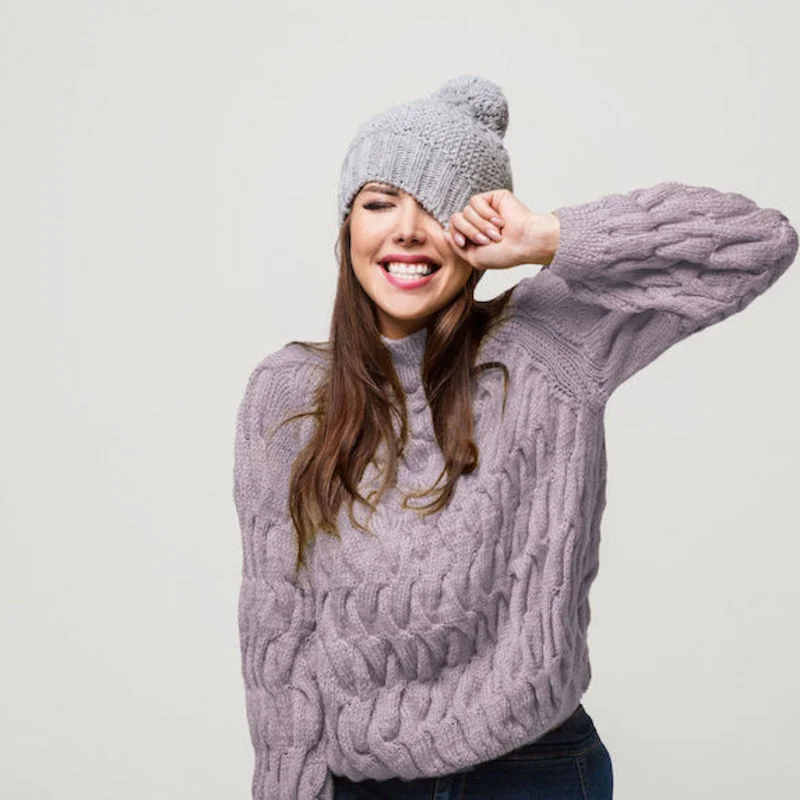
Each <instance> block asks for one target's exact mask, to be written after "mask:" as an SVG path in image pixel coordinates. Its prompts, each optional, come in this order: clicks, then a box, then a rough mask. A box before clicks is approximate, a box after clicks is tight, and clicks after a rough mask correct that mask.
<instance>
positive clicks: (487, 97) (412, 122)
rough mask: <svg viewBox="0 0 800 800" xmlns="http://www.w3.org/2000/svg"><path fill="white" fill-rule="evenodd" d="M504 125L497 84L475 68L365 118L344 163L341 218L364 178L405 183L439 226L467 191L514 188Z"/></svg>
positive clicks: (461, 202) (502, 99)
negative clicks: (422, 95)
mask: <svg viewBox="0 0 800 800" xmlns="http://www.w3.org/2000/svg"><path fill="white" fill-rule="evenodd" d="M507 128H508V102H507V100H506V98H505V96H504V94H503V92H502V90H501V89H500V87H499V86H498V85H497V84H495V83H492V82H491V81H489V80H486V79H485V78H482V77H480V76H479V75H459V76H458V77H455V78H451V79H450V80H448V81H446V82H445V83H444V84H443V85H442V86H441V87H440V88H439V89H437V90H436V91H435V92H434V93H433V94H431V95H430V96H428V97H425V98H422V99H419V100H413V101H411V102H409V103H404V104H402V105H397V106H392V107H391V108H389V109H388V110H386V111H383V112H381V113H380V114H376V115H374V116H372V117H370V118H369V119H368V120H367V121H366V122H364V123H363V124H362V125H361V126H360V127H359V129H358V131H357V133H356V136H355V137H354V139H353V141H352V142H351V143H350V146H349V147H348V150H347V154H346V155H345V158H344V162H343V164H342V169H341V176H340V180H339V224H341V223H342V222H343V221H344V219H345V217H346V216H347V214H348V213H349V211H350V210H351V207H352V203H353V200H354V198H355V196H356V194H358V191H359V190H360V189H361V187H362V186H363V185H364V184H365V183H367V182H368V181H380V182H382V183H389V184H392V185H393V186H397V187H399V188H400V189H403V190H405V191H406V192H408V193H409V194H411V195H413V196H414V197H415V198H416V200H417V201H418V202H419V203H420V205H421V206H422V207H423V208H424V209H425V210H426V211H428V212H429V213H430V214H432V215H433V216H434V217H435V218H436V219H437V220H439V222H440V223H441V224H442V225H443V226H444V227H447V226H448V223H449V219H450V216H451V215H452V214H454V213H455V212H456V211H461V210H462V209H463V208H464V207H465V206H466V205H467V203H468V202H469V199H470V197H472V195H474V194H479V193H481V192H488V191H490V190H492V189H508V190H510V191H511V190H513V184H512V177H511V164H510V161H509V158H508V153H507V152H506V150H505V147H504V146H503V137H504V136H505V132H506V129H507Z"/></svg>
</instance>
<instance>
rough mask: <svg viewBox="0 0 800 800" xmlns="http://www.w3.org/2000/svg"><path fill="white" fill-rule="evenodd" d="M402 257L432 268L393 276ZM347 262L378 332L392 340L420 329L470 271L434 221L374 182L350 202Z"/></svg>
mask: <svg viewBox="0 0 800 800" xmlns="http://www.w3.org/2000/svg"><path fill="white" fill-rule="evenodd" d="M408 256H422V257H424V258H426V259H429V260H430V261H431V262H433V263H434V264H436V265H438V267H437V268H435V271H434V272H433V273H432V274H430V275H428V276H425V272H424V271H423V272H422V273H420V272H419V270H420V269H421V268H423V267H424V268H425V271H428V269H429V268H428V267H426V265H425V264H416V265H413V264H404V265H403V268H405V270H407V271H408V270H409V269H410V270H411V274H410V275H407V272H402V273H401V274H397V273H398V267H397V262H398V261H400V260H401V259H402V258H403V257H408ZM350 257H351V259H352V262H353V271H354V272H355V274H356V277H357V278H358V281H359V283H360V284H361V286H362V287H363V289H364V291H365V292H366V293H367V294H368V295H369V297H370V298H371V299H372V301H373V302H374V303H375V309H376V313H377V320H378V326H379V328H380V330H381V333H382V334H383V335H384V336H388V337H390V338H392V339H399V338H401V337H403V336H406V335H408V334H409V333H413V332H414V331H416V330H419V329H420V328H423V327H425V325H426V324H427V321H428V319H429V318H430V317H431V316H432V315H435V314H436V313H437V312H439V311H440V310H441V309H443V308H444V307H445V306H447V305H448V304H449V303H450V302H451V301H452V300H453V298H455V297H456V295H457V294H458V293H459V292H460V291H462V289H463V288H464V286H465V285H466V283H467V280H468V278H469V276H470V273H471V272H472V265H471V264H469V262H467V261H464V259H462V258H461V257H460V256H459V255H458V254H457V253H456V252H455V251H454V250H453V248H452V247H450V244H449V243H448V241H447V239H446V238H445V236H444V229H443V228H442V226H441V225H440V223H439V221H438V220H437V219H436V218H435V217H434V216H433V215H431V214H429V213H428V212H427V211H426V210H425V209H424V208H422V206H421V205H420V204H419V203H418V202H417V200H416V199H415V198H414V197H413V195H410V194H408V193H407V192H405V191H403V190H402V189H399V188H397V187H395V186H391V185H389V184H386V183H381V182H379V181H370V182H369V183H366V184H365V185H364V186H363V187H362V188H361V190H360V191H359V192H358V194H357V195H356V197H355V199H354V201H353V208H352V212H351V216H350ZM393 257H394V258H393ZM388 261H391V262H393V264H392V269H393V270H394V273H392V272H390V271H389V267H388V263H387V262H388Z"/></svg>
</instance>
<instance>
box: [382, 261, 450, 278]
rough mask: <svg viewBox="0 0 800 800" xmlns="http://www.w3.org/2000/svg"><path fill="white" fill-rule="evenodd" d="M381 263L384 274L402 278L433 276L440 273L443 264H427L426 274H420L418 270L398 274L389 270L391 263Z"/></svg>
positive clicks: (398, 272)
mask: <svg viewBox="0 0 800 800" xmlns="http://www.w3.org/2000/svg"><path fill="white" fill-rule="evenodd" d="M379 263H380V265H381V268H382V269H383V271H384V272H387V273H389V274H390V275H396V276H398V277H400V278H426V277H427V276H428V275H433V273H434V272H438V271H439V270H440V269H441V267H442V265H441V264H433V263H427V264H425V266H426V267H427V270H426V271H424V272H418V271H417V270H409V271H402V272H401V271H399V270H398V271H396V272H392V271H391V270H390V269H389V263H391V262H388V261H381V262H379Z"/></svg>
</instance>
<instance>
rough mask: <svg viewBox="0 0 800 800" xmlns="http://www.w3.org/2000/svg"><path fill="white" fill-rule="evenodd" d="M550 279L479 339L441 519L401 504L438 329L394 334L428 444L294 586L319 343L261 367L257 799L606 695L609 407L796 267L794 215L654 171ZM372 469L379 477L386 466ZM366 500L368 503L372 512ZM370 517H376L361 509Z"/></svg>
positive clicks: (447, 766)
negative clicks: (625, 388)
mask: <svg viewBox="0 0 800 800" xmlns="http://www.w3.org/2000/svg"><path fill="white" fill-rule="evenodd" d="M554 213H555V214H556V216H558V218H559V220H560V223H561V234H560V243H559V246H558V250H557V252H556V254H555V258H554V259H553V261H552V262H551V264H550V267H549V269H543V270H541V271H540V272H538V273H537V274H536V276H535V277H529V278H524V279H522V280H521V281H520V282H519V283H518V284H517V286H516V287H515V289H514V293H513V296H512V300H511V305H510V308H509V312H510V313H509V318H508V319H507V321H506V322H504V323H503V325H502V326H501V327H500V328H498V329H497V330H496V331H495V332H494V333H492V334H490V335H489V337H487V338H485V339H484V341H483V343H482V344H481V349H480V350H479V352H478V359H477V361H478V362H481V361H490V360H500V361H502V362H503V363H505V364H506V365H507V367H508V369H509V372H510V383H509V387H508V399H507V403H506V409H505V412H502V410H501V407H502V403H503V381H502V375H501V373H500V371H499V370H488V371H484V372H483V373H482V374H480V375H479V376H477V377H476V379H475V381H476V387H475V396H474V415H475V437H476V443H477V444H478V447H479V449H480V466H479V468H478V469H477V470H476V471H475V472H474V473H473V474H471V475H465V476H462V477H461V478H460V479H459V482H458V485H457V489H456V492H455V495H454V498H453V500H452V502H451V504H450V505H449V506H447V507H446V508H445V509H443V510H442V511H441V512H439V514H437V515H433V516H432V517H429V518H427V519H424V520H423V519H420V518H418V517H417V515H416V513H415V512H414V511H413V510H403V509H402V508H401V507H400V505H399V499H398V498H399V496H400V495H399V492H400V491H402V490H403V489H411V488H413V489H419V488H424V487H429V486H430V485H431V484H432V483H433V481H434V480H435V479H436V477H437V475H438V473H439V471H440V469H441V467H442V464H443V462H442V456H441V452H440V451H439V449H438V447H437V445H436V441H435V438H434V432H433V426H432V423H431V417H430V410H429V407H428V406H427V403H426V399H425V396H424V391H423V388H422V385H421V380H420V366H421V360H422V355H423V352H424V348H425V342H426V338H427V332H426V330H425V329H422V330H420V331H418V332H416V333H413V334H411V335H410V336H406V337H405V338H403V339H398V340H391V339H387V338H385V337H384V342H385V344H386V345H387V347H389V348H390V350H391V353H392V357H393V361H394V365H395V369H396V370H397V372H398V376H399V378H400V380H401V381H402V384H403V386H404V388H405V391H406V393H407V407H408V412H409V423H410V425H411V431H412V440H411V444H410V448H409V449H408V450H407V452H406V455H405V460H404V461H402V462H401V464H400V465H399V478H398V489H397V490H394V491H393V492H391V493H389V494H387V495H386V496H385V498H384V501H383V503H382V505H381V506H380V507H379V510H378V512H377V513H376V514H375V516H374V517H373V519H372V521H371V525H372V530H373V531H374V532H375V533H376V534H377V535H376V536H375V537H374V538H373V537H368V536H367V535H365V534H363V533H362V532H361V531H359V530H357V529H353V528H352V527H351V526H350V524H349V521H348V519H347V513H346V511H345V510H344V509H343V510H342V513H341V514H340V517H339V521H338V522H339V526H340V531H341V533H342V540H341V541H337V540H336V539H333V538H331V537H329V536H327V535H324V534H319V535H318V536H317V539H316V541H315V543H314V544H313V546H312V547H311V548H310V550H309V551H308V561H309V565H310V572H306V571H305V570H301V571H300V573H299V577H298V579H297V581H296V582H295V580H294V578H293V567H294V560H295V555H296V549H295V543H294V533H293V530H292V526H291V520H290V517H289V515H288V510H287V495H288V492H287V479H288V474H289V469H290V465H291V462H292V460H293V458H294V456H295V454H296V453H297V451H298V450H299V448H300V447H301V446H302V444H303V443H304V442H305V441H307V438H308V437H309V436H310V434H311V431H312V427H311V426H312V425H313V424H314V423H313V420H312V419H311V418H304V419H303V420H301V421H299V422H293V423H291V424H289V425H286V426H284V427H283V428H281V429H279V431H278V432H277V433H276V434H275V435H274V436H270V432H271V431H270V428H271V427H272V426H273V425H274V424H275V423H277V422H278V421H280V420H281V419H283V417H285V416H286V415H288V414H289V413H291V412H293V411H296V410H298V409H300V408H301V407H302V408H308V406H309V402H310V396H311V389H312V386H313V384H314V382H315V381H317V380H318V379H319V378H321V377H322V375H323V371H324V369H325V361H324V359H325V356H323V355H320V356H316V355H314V354H313V353H308V352H307V351H306V350H304V349H303V348H301V347H299V346H297V345H292V344H288V345H286V346H284V347H283V348H282V349H280V350H278V351H276V352H274V353H272V354H270V355H268V356H266V358H264V359H263V360H262V361H261V362H260V363H259V364H258V365H257V366H256V368H255V369H254V371H253V372H252V374H251V376H250V378H249V381H248V383H247V388H246V392H245V395H244V397H243V399H242V401H241V404H240V406H239V411H238V415H237V425H236V443H235V464H234V498H235V503H236V508H237V512H238V516H239V524H240V527H241V534H242V541H243V556H244V566H243V574H242V584H241V594H240V605H239V625H240V636H241V654H242V671H243V677H244V682H245V689H246V695H245V696H246V707H247V715H248V720H249V725H250V732H251V736H252V742H253V746H254V749H255V769H254V774H253V780H252V796H253V798H254V799H255V800H290V799H291V800H314V799H317V800H331V798H332V797H333V783H332V776H331V772H334V773H337V774H341V775H346V776H348V777H349V778H350V779H352V780H356V781H357V780H361V779H364V778H368V777H369V778H375V779H378V780H384V779H388V778H391V777H398V776H399V777H401V778H405V779H411V778H415V777H422V776H435V775H441V774H445V773H449V772H456V771H459V770H464V769H469V768H471V767H473V766H475V765H476V764H478V763H479V762H482V761H486V760H489V759H493V758H496V757H497V756H500V755H501V754H503V753H505V752H507V751H509V750H512V749H514V748H516V747H518V746H520V745H522V744H524V743H526V742H530V741H532V740H534V739H537V738H538V737H540V736H542V735H543V734H544V733H545V732H547V731H548V730H550V729H551V728H553V727H555V726H557V725H558V724H560V723H561V722H562V721H563V720H564V719H566V718H567V717H568V716H569V715H570V714H571V713H572V712H573V711H574V710H575V708H576V707H577V705H578V703H579V702H580V699H581V696H582V695H583V693H584V692H585V690H586V688H587V687H588V685H589V681H590V677H591V670H590V666H589V652H588V648H587V640H586V635H587V627H588V624H589V620H590V608H589V599H588V595H589V588H590V586H591V584H592V582H593V580H594V578H595V576H596V574H597V570H598V547H599V542H600V520H601V516H602V514H603V509H604V506H605V486H606V482H605V478H606V458H605V455H606V454H605V441H604V430H603V412H604V405H605V403H606V401H607V399H608V397H609V395H610V394H611V393H612V392H613V391H614V389H615V388H616V387H617V386H619V385H620V384H621V383H622V382H623V381H625V380H626V379H627V378H629V377H630V376H631V375H633V374H634V373H635V372H636V371H638V370H639V369H641V368H642V367H644V366H645V365H646V364H648V363H649V362H651V361H653V359H655V358H656V357H657V356H658V355H659V354H660V353H662V352H664V351H665V350H666V349H667V348H668V347H670V346H671V345H673V344H675V343H676V342H678V341H680V340H681V339H684V338H686V337H687V336H689V335H691V334H692V333H695V332H697V331H700V330H702V329H704V328H706V327H708V326H709V325H711V324H713V323H716V322H719V321H721V320H723V319H725V318H726V317H728V316H731V315H732V314H735V313H736V312H738V311H741V310H742V309H743V308H745V307H746V306H747V305H748V304H749V303H750V302H751V301H752V300H753V299H754V298H755V297H757V296H758V295H759V294H761V293H762V292H764V291H765V290H766V289H767V288H768V287H770V286H771V285H772V284H773V283H774V282H775V281H776V280H777V278H778V277H779V276H780V275H781V274H782V273H783V272H784V271H785V270H786V269H787V267H788V266H789V265H790V264H791V263H792V261H793V260H794V258H795V254H796V252H797V247H798V237H797V233H796V231H795V230H794V228H793V227H792V226H791V224H790V223H789V220H788V219H787V218H786V216H784V215H783V214H782V213H780V212H779V211H778V210H776V209H770V208H766V209H765V208H759V207H758V206H757V205H756V204H755V203H754V202H753V201H752V200H750V199H748V198H746V197H744V196H742V195H741V194H735V193H724V192H719V191H717V190H715V189H712V188H709V187H699V186H687V185H684V184H680V183H675V182H667V183H660V184H657V185H654V186H651V187H648V188H645V189H637V190H635V191H632V192H630V193H628V194H611V195H607V196H605V197H603V198H601V199H600V200H597V201H593V202H590V203H585V204H582V205H577V206H571V207H565V208H560V209H558V210H556V211H555V212H554ZM364 480H365V482H370V481H375V484H374V485H377V482H376V475H375V474H372V473H368V474H367V475H365V478H364ZM356 511H357V513H358V511H359V506H356ZM361 518H362V520H363V515H362V517H361Z"/></svg>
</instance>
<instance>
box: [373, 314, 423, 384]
mask: <svg viewBox="0 0 800 800" xmlns="http://www.w3.org/2000/svg"><path fill="white" fill-rule="evenodd" d="M381 339H382V340H383V342H384V344H385V345H386V346H387V347H388V348H389V352H390V353H391V354H392V361H393V362H394V368H395V370H396V372H397V376H398V377H399V378H400V382H401V383H402V384H403V388H404V389H405V390H406V391H413V390H414V389H416V388H417V386H418V385H419V384H420V378H421V371H422V359H423V356H424V355H425V344H426V342H427V341H428V328H427V326H426V327H423V328H420V329H419V330H418V331H414V333H409V334H408V335H406V336H403V337H402V338H401V339H390V338H389V337H388V336H384V335H383V334H381Z"/></svg>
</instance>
